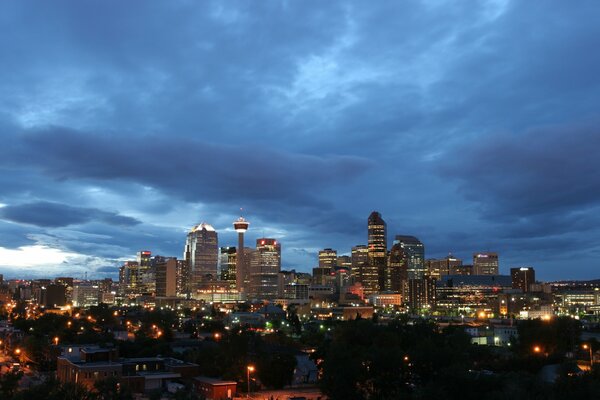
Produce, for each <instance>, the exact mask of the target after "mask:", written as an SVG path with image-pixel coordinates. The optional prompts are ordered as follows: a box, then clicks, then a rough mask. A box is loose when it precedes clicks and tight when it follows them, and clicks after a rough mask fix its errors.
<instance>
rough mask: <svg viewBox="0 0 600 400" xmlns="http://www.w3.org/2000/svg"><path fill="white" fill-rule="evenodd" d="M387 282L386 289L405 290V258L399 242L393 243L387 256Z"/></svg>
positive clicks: (401, 291)
mask: <svg viewBox="0 0 600 400" xmlns="http://www.w3.org/2000/svg"><path fill="white" fill-rule="evenodd" d="M388 271H389V274H390V279H389V284H388V286H387V287H386V290H389V291H392V292H399V293H404V292H405V285H406V283H407V280H408V270H407V259H406V254H405V253H404V249H403V248H402V245H401V244H400V243H394V244H393V245H392V248H391V249H390V254H389V257H388Z"/></svg>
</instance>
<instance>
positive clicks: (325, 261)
mask: <svg viewBox="0 0 600 400" xmlns="http://www.w3.org/2000/svg"><path fill="white" fill-rule="evenodd" d="M336 266H337V251H336V250H333V249H323V250H319V267H321V268H331V269H333V268H335V267H336Z"/></svg>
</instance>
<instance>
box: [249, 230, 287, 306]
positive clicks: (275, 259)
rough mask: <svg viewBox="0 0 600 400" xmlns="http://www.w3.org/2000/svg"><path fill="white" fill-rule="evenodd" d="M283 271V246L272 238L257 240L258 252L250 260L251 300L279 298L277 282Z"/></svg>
mask: <svg viewBox="0 0 600 400" xmlns="http://www.w3.org/2000/svg"><path fill="white" fill-rule="evenodd" d="M280 270H281V245H280V244H279V242H277V240H275V239H271V238H260V239H256V251H255V252H254V253H252V256H251V260H250V288H249V291H248V292H249V295H250V297H251V298H254V299H260V300H265V299H266V300H270V299H274V298H276V297H277V282H278V276H279V271H280Z"/></svg>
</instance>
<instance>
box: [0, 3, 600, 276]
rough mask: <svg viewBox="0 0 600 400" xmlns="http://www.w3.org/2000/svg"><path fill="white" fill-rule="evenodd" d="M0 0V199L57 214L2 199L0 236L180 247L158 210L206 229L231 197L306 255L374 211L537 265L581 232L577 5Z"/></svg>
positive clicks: (125, 249)
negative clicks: (49, 207) (51, 210)
mask: <svg viewBox="0 0 600 400" xmlns="http://www.w3.org/2000/svg"><path fill="white" fill-rule="evenodd" d="M0 7H1V8H2V10H0V25H1V26H2V27H3V30H2V31H3V32H4V33H6V34H3V35H0V48H2V49H3V51H2V52H1V54H0V61H1V62H0V76H2V79H0V138H1V140H2V149H3V154H2V157H0V203H2V205H7V207H4V208H8V209H7V210H5V211H2V212H3V213H6V212H9V213H10V212H15V208H14V207H18V206H19V205H29V206H31V205H35V204H36V203H41V204H44V203H47V204H60V205H64V206H66V207H71V208H73V209H74V210H70V211H68V212H67V211H66V210H65V209H64V208H63V209H62V210H58V212H57V215H56V218H53V217H52V216H47V215H45V214H43V213H42V215H41V216H40V215H38V214H35V213H34V211H35V207H33V209H31V210H29V212H25V211H26V210H21V212H20V211H19V210H18V209H17V210H16V212H17V215H16V216H17V219H16V220H18V221H21V222H23V220H26V219H27V218H32V219H35V220H36V221H34V223H35V224H36V229H31V232H30V233H33V234H34V236H31V234H30V235H29V236H28V235H27V233H28V232H27V229H29V228H30V227H27V226H26V225H20V224H19V223H8V222H6V221H0V234H1V237H2V240H3V242H2V243H0V246H7V247H12V246H21V245H22V244H23V243H24V242H25V241H26V240H36V243H40V244H44V243H48V244H51V245H52V247H53V248H61V249H64V250H71V249H74V250H73V251H76V252H80V253H82V254H86V255H96V256H98V257H104V258H106V259H107V260H108V259H110V262H111V263H112V262H116V259H118V258H120V257H122V256H124V255H125V254H129V255H131V254H133V253H134V252H135V251H136V250H139V248H140V247H147V246H149V247H152V249H153V250H155V249H157V251H158V250H159V251H160V252H165V253H170V254H171V255H172V254H179V253H180V251H181V246H182V244H181V240H182V236H183V235H184V234H185V232H184V230H185V227H181V229H176V228H175V227H174V226H175V225H178V226H179V225H186V226H188V225H192V224H193V223H194V222H199V221H192V220H190V221H189V222H188V221H186V222H181V219H177V218H174V217H173V215H175V214H186V215H187V214H188V213H189V215H190V219H194V218H202V219H206V220H207V222H211V223H214V221H215V220H217V221H218V224H219V226H218V229H219V230H220V234H221V232H222V230H223V229H224V228H225V227H227V228H230V222H229V221H230V219H231V217H232V215H231V214H232V212H231V210H237V209H238V208H239V207H242V206H243V207H244V208H245V209H247V210H248V214H247V216H248V217H249V218H251V219H252V221H253V222H255V223H253V225H252V229H256V230H257V231H256V234H257V235H258V232H260V226H264V227H267V228H271V229H272V230H273V231H274V232H285V234H286V235H287V238H288V240H289V242H288V243H286V244H285V245H284V259H285V261H284V263H286V264H287V263H288V261H287V257H288V256H289V257H290V259H292V258H293V257H295V256H298V257H300V255H301V257H300V258H296V259H295V260H302V263H304V264H303V265H304V266H305V267H308V266H312V263H313V262H314V261H315V260H316V255H315V257H313V258H312V259H311V258H310V257H309V255H308V254H306V252H303V251H301V249H302V248H309V249H311V251H313V250H312V249H315V248H319V247H336V248H338V249H339V250H340V252H347V251H349V248H350V246H352V245H353V244H358V243H364V242H365V241H366V218H367V216H368V215H369V213H370V212H371V211H372V210H373V209H377V210H379V211H381V212H382V213H383V215H384V218H385V219H386V220H387V221H388V222H389V224H388V227H389V229H390V232H393V233H400V232H402V233H407V234H415V235H417V236H419V237H420V238H421V240H423V241H424V242H425V243H426V246H427V248H428V249H429V250H428V255H431V256H443V255H444V253H446V252H447V251H450V250H452V251H454V250H456V251H461V252H463V254H462V255H461V256H463V257H466V256H465V255H464V254H467V255H468V254H469V253H470V252H471V251H474V250H476V249H477V250H480V249H482V248H491V249H493V250H499V251H501V252H502V254H506V255H507V257H509V255H516V256H515V257H513V258H514V259H516V258H517V256H518V257H521V256H523V255H524V254H526V252H527V251H528V252H529V253H530V254H536V257H537V258H535V259H531V260H529V259H528V261H530V262H532V263H535V262H536V261H540V262H541V263H547V261H546V258H545V257H546V254H547V250H548V246H547V244H548V243H552V245H555V243H556V241H557V240H558V241H559V240H561V239H564V240H569V243H571V245H572V246H574V247H573V248H571V247H569V249H568V251H570V252H572V253H573V254H575V253H577V251H579V252H581V253H585V252H586V251H593V246H591V245H590V243H589V242H587V241H584V240H575V239H577V237H578V235H579V236H581V235H582V234H583V233H585V236H586V237H591V238H599V237H600V232H598V229H596V228H595V226H597V224H596V222H597V218H596V217H595V215H596V214H597V212H596V210H597V208H598V202H597V194H598V187H597V185H596V184H595V183H594V182H598V177H597V175H594V173H593V169H594V168H595V169H596V170H597V169H598V168H597V167H598V164H597V162H596V161H595V160H591V161H590V169H586V167H585V163H584V162H583V160H584V159H585V158H591V157H593V152H592V150H591V149H593V148H594V147H596V148H597V147H598V140H597V138H598V135H596V134H595V131H593V129H592V128H589V129H588V128H581V125H582V124H581V121H585V120H589V119H590V118H594V117H597V104H600V75H599V74H598V73H597V71H598V70H600V53H599V52H598V51H597V43H596V42H597V38H598V37H600V24H598V23H597V19H598V15H599V13H598V11H599V8H598V5H597V3H596V2H595V1H582V2H579V3H578V5H577V7H573V6H572V5H570V4H567V3H553V4H551V5H548V3H546V2H537V1H527V2H524V1H506V2H505V1H489V2H461V3H457V2H411V3H398V2H378V3H373V4H371V3H347V2H336V1H329V2H302V3H300V2H291V3H290V2H283V3H278V2H260V3H252V4H250V3H247V2H235V1H234V2H227V3H223V2H219V1H215V2H206V3H204V4H202V6H198V5H197V4H195V3H194V2H185V1H173V2H164V3H158V2H156V3H149V2H143V3H142V2H140V3H135V6H132V5H124V4H122V3H121V2H118V3H117V2H110V1H109V2H85V3H84V2H68V1H67V2H61V1H57V2H52V4H40V3H39V2H27V1H22V2H12V3H4V4H2V5H1V6H0ZM543 126H563V127H577V126H579V127H580V128H573V132H574V133H573V132H572V131H571V129H570V128H564V129H563V131H564V135H574V138H566V139H565V138H562V137H561V134H560V133H556V132H555V133H552V132H550V131H548V132H545V131H544V129H543V128H541V127H543ZM591 126H592V127H593V126H594V124H591ZM56 127H59V128H56ZM553 129H559V128H553ZM586 129H588V130H589V132H588V133H587V134H586V133H584V132H583V131H585V130H586ZM497 132H501V133H504V132H508V133H507V134H496V133H497ZM523 132H526V133H523ZM536 132H537V133H536ZM561 149H564V153H561ZM568 152H570V153H572V157H571V156H568V154H567V153H568ZM484 153H485V154H484ZM498 153H499V154H502V155H501V156H500V155H498ZM504 157H505V158H504ZM554 159H556V160H557V161H556V163H555V162H553V160H554ZM367 160H368V161H367ZM440 160H444V161H443V162H442V161H440ZM432 164H435V165H436V169H434V171H433V172H432V169H431V167H430V166H431V165H432ZM547 164H550V166H548V167H546V165H547ZM559 164H560V165H561V166H560V167H558V166H557V165H559ZM586 182H587V186H586ZM491 183H492V184H491ZM490 184H491V186H490ZM457 189H458V190H457ZM95 193H98V194H97V196H98V197H97V198H96V197H95V196H96V194H95ZM84 209H89V210H96V214H95V216H94V217H93V218H90V219H86V218H87V217H86V212H82V211H81V210H84ZM0 210H2V209H1V208H0ZM11 210H12V211H11ZM98 213H99V214H98ZM91 214H94V213H93V212H92V213H91ZM59 215H61V216H62V217H61V218H64V220H63V222H59V221H58V219H59V218H58V216H59ZM122 215H132V216H135V218H136V219H137V220H139V221H141V222H142V223H140V224H137V225H135V226H131V225H128V224H127V220H125V221H119V219H120V218H122ZM166 215H169V216H170V218H172V219H171V220H169V221H167V219H168V218H167V217H166ZM163 216H164V219H165V220H164V221H163V220H162V218H163ZM45 218H47V219H48V220H46V219H45ZM124 218H128V217H124ZM111 219H113V220H112V221H111ZM114 219H116V220H114ZM175 220H176V222H173V221H175ZM78 221H79V222H78ZM147 221H152V223H148V222H147ZM123 222H124V224H123ZM129 222H133V221H129ZM67 223H68V224H72V225H69V228H65V227H64V225H63V224H67ZM43 224H47V225H43ZM115 224H116V225H115ZM154 224H156V225H154ZM159 224H160V225H161V226H158V225H159ZM117 225H118V226H117ZM40 227H41V228H40ZM74 227H76V229H75V228H74ZM188 227H189V226H188ZM25 228H27V229H25ZM40 231H41V232H40ZM228 235H230V233H229V232H223V233H222V236H221V237H223V238H224V242H225V241H229V240H230V239H231V238H232V237H233V236H231V237H230V236H228ZM28 237H29V239H27V238H28ZM517 238H518V239H519V241H518V244H516V243H514V242H515V239H517ZM288 245H289V246H288ZM577 246H579V247H577ZM288 248H293V249H294V250H293V251H292V252H290V253H285V251H286V250H285V249H288ZM590 249H592V250H590ZM574 259H575V258H574ZM1 261H2V260H0V263H1ZM291 264H292V265H297V264H298V263H297V262H296V261H293V262H292V263H291ZM305 264H306V265H305ZM69 265H72V264H69ZM94 265H95V268H101V267H103V266H105V265H106V264H103V263H102V261H101V260H95V261H94ZM546 265H549V264H546ZM536 266H537V265H536ZM552 268H555V267H552ZM554 271H555V273H560V271H561V270H560V269H558V268H555V269H554ZM581 271H582V272H581V274H582V275H584V274H585V273H586V272H585V271H588V273H589V271H592V269H590V268H588V269H585V268H583V267H582V269H581ZM594 273H595V272H594ZM542 275H543V274H542Z"/></svg>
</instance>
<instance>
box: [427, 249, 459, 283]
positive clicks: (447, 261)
mask: <svg viewBox="0 0 600 400" xmlns="http://www.w3.org/2000/svg"><path fill="white" fill-rule="evenodd" d="M425 265H426V269H427V274H428V275H429V276H430V277H432V278H435V279H437V280H439V279H440V278H441V277H442V276H445V275H454V271H456V267H459V266H461V265H462V260H461V259H459V258H456V257H454V256H453V255H452V254H448V256H447V257H445V258H442V259H440V260H438V259H435V258H430V259H428V260H426V261H425Z"/></svg>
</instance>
